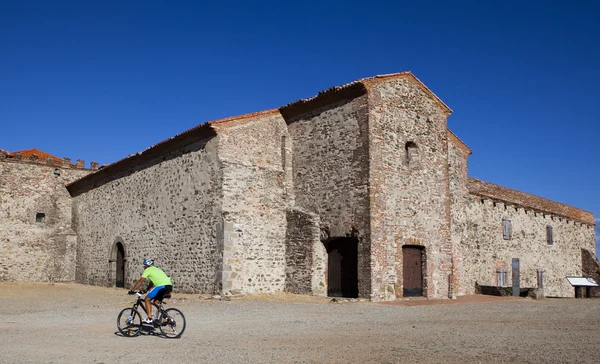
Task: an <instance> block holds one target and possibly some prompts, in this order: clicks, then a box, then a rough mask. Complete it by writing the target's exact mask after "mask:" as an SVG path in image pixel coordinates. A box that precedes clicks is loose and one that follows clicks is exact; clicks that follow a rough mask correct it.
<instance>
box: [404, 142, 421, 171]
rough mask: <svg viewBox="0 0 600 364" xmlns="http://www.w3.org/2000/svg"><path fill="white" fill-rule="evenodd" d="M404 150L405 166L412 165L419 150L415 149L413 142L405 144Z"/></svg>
mask: <svg viewBox="0 0 600 364" xmlns="http://www.w3.org/2000/svg"><path fill="white" fill-rule="evenodd" d="M404 149H405V150H406V165H407V166H410V165H411V164H413V165H414V164H415V163H416V161H417V158H418V157H419V149H418V148H417V145H416V144H415V143H414V142H406V145H405V146H404Z"/></svg>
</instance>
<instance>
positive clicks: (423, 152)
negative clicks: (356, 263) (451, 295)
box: [369, 78, 452, 300]
mask: <svg viewBox="0 0 600 364" xmlns="http://www.w3.org/2000/svg"><path fill="white" fill-rule="evenodd" d="M369 106H370V111H369V134H370V151H371V160H370V173H371V211H372V214H371V243H372V250H373V251H372V257H373V258H372V259H373V262H372V264H371V267H372V270H373V271H372V274H373V277H372V282H373V293H372V295H373V299H375V300H377V299H384V300H390V299H395V298H397V297H401V296H402V295H403V293H402V289H403V277H402V259H403V255H402V246H404V245H417V246H422V247H424V248H425V256H426V267H425V272H424V273H425V274H424V276H423V280H424V283H423V285H424V287H423V288H424V295H426V296H427V297H447V296H448V279H449V276H450V274H451V273H452V270H451V263H452V262H451V256H452V247H451V242H450V196H449V191H448V157H447V156H448V152H447V149H448V138H447V125H446V118H447V115H448V113H449V110H448V109H446V108H445V107H444V106H443V105H440V103H439V102H438V101H437V100H436V99H435V98H434V97H432V96H431V94H429V93H428V92H426V91H425V90H424V89H423V87H422V85H421V84H419V83H418V82H415V81H414V80H413V79H411V78H400V79H398V78H392V79H390V80H384V82H378V83H376V84H374V85H372V86H371V87H370V89H369Z"/></svg>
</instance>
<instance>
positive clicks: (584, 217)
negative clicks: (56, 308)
mask: <svg viewBox="0 0 600 364" xmlns="http://www.w3.org/2000/svg"><path fill="white" fill-rule="evenodd" d="M451 112H452V111H451V110H450V108H449V107H448V106H447V105H445V104H444V103H443V102H442V101H441V100H440V99H439V98H438V97H437V96H436V95H434V94H433V93H432V92H431V91H430V90H429V89H428V88H427V87H426V86H425V85H424V84H423V83H421V82H420V81H419V80H418V79H417V78H416V77H415V76H414V75H413V74H411V73H409V72H404V73H397V74H391V75H383V76H375V77H371V78H366V79H362V80H358V81H355V82H352V83H349V84H346V85H343V86H339V87H334V88H331V89H328V90H326V91H323V92H320V93H319V94H318V95H317V96H314V97H312V98H308V99H302V100H299V101H296V102H293V103H291V104H288V105H285V106H283V107H280V108H278V109H273V110H267V111H263V112H258V113H253V114H247V115H242V116H238V117H232V118H227V119H222V120H217V121H213V122H209V123H204V124H201V125H199V126H197V127H195V128H192V129H190V130H188V131H185V132H183V133H181V134H179V135H176V136H174V137H172V138H169V139H167V140H165V141H163V142H161V143H158V144H156V145H154V146H152V147H150V148H148V149H146V150H144V151H143V152H141V153H137V154H134V155H131V156H129V157H127V158H124V159H122V160H120V161H117V162H115V163H113V164H111V165H108V166H104V167H103V168H100V169H98V170H93V171H89V170H88V171H85V173H81V174H80V175H77V176H76V177H81V178H79V179H77V180H75V181H72V179H71V180H68V181H64V182H67V183H68V185H67V186H66V189H65V188H64V187H63V186H62V185H54V187H53V192H52V193H51V194H54V195H56V196H59V195H60V196H63V198H62V200H60V201H61V206H63V208H64V209H65V211H67V210H68V211H69V213H62V214H61V213H55V212H54V211H53V210H51V209H47V211H49V212H48V214H47V215H46V218H50V219H54V220H53V221H57V224H59V225H61V226H65V228H64V229H63V230H64V231H68V234H70V235H68V236H70V238H69V239H67V241H68V243H67V244H58V246H60V248H55V246H57V243H56V241H57V240H56V239H55V238H50V237H49V236H56V235H57V234H56V233H52V234H54V235H52V234H41V232H42V231H45V230H44V229H47V227H45V226H40V225H35V224H33V223H32V222H31V221H32V220H31V219H33V218H34V217H33V216H32V213H33V210H32V209H29V210H28V212H27V213H26V214H24V215H23V217H16V216H15V215H10V216H5V219H4V220H3V221H4V222H3V225H4V226H5V229H6V227H11V229H13V230H11V231H12V232H10V233H8V234H7V233H5V231H7V230H5V229H3V230H2V236H0V238H1V239H2V240H1V241H2V244H3V247H4V250H5V251H7V250H8V249H13V250H10V251H15V250H14V249H16V247H20V248H19V249H21V250H20V251H19V252H17V253H14V254H13V256H15V257H16V256H19V257H20V258H19V259H21V260H18V259H10V260H11V263H10V264H11V265H10V266H8V265H5V264H7V263H4V264H3V272H4V273H0V280H49V279H56V277H60V278H59V279H60V280H76V281H78V282H81V283H88V284H95V285H109V286H110V285H117V284H121V285H125V286H128V285H131V284H132V283H133V282H134V281H135V280H136V279H137V278H138V277H139V275H140V274H141V271H142V266H141V263H140V262H141V260H142V259H143V258H144V257H146V256H152V257H155V258H156V261H157V264H158V265H159V266H161V267H162V268H163V269H165V271H167V272H168V273H169V275H171V277H172V278H173V281H174V285H175V289H176V290H178V291H181V292H202V293H237V292H239V293H246V294H255V293H272V292H281V291H288V292H294V293H308V294H315V295H329V296H343V297H362V298H367V299H372V300H395V299H399V298H403V297H408V296H424V297H430V298H433V297H436V298H440V297H454V296H456V295H467V294H473V293H474V292H475V289H476V285H491V286H496V285H501V284H505V283H503V281H502V279H501V278H503V277H504V276H502V275H503V274H504V275H506V274H508V275H510V271H511V261H512V259H513V258H518V259H519V260H520V265H521V266H520V273H521V277H520V284H521V286H522V287H529V288H536V285H537V281H536V279H537V272H538V270H540V269H541V270H543V272H544V293H545V294H546V295H548V296H557V297H572V296H573V295H574V290H573V288H572V287H571V286H570V285H569V284H568V282H567V280H566V279H565V277H566V276H569V275H582V274H583V272H594V271H595V270H596V271H598V274H600V269H598V262H597V260H596V259H595V258H592V259H589V257H590V256H592V257H595V247H594V229H593V227H594V217H593V215H592V214H591V213H589V212H586V211H583V210H580V209H577V208H575V207H571V206H567V205H563V204H560V203H558V202H554V201H549V200H546V199H543V198H540V197H536V196H533V195H530V194H527V193H523V192H520V191H515V190H511V189H508V188H505V187H502V186H498V185H494V184H491V183H487V182H482V181H479V180H475V179H472V178H469V177H468V157H469V155H470V154H471V150H470V148H469V147H468V146H467V145H465V144H464V143H463V142H462V141H461V140H460V139H459V138H458V137H457V136H456V135H454V134H453V133H452V132H451V131H450V130H449V129H448V126H447V119H448V117H449V116H450V114H451ZM1 160H2V163H0V168H4V170H5V171H8V173H9V174H10V175H11V177H6V172H5V173H3V174H2V176H3V177H2V178H3V179H2V187H1V188H2V204H3V206H6V207H9V210H10V209H16V208H17V206H19V204H22V203H23V202H22V201H29V202H31V203H33V202H34V201H37V200H36V199H37V198H38V197H37V196H38V195H37V193H39V192H40V191H41V190H46V189H45V187H44V184H43V183H42V182H40V181H38V180H37V179H36V178H33V177H34V176H37V175H44V176H46V175H47V174H48V173H46V172H45V171H44V170H43V169H41V168H42V167H41V166H39V165H36V164H27V165H28V166H35V168H37V170H33V169H32V171H31V172H28V173H30V175H31V176H32V177H31V178H29V177H27V178H25V177H24V172H23V171H21V170H20V169H19V168H25V167H17V166H22V165H25V164H23V162H19V161H16V160H13V159H11V160H9V159H8V158H2V159H1ZM6 166H10V168H11V169H10V170H7V169H6V168H7V167H6ZM36 171H37V172H36ZM44 173H46V174H44ZM17 176H21V177H17ZM44 178H47V176H46V177H44ZM19 189H21V190H22V189H28V190H29V191H30V192H31V193H22V194H20V195H19V196H17V195H16V192H15V191H18V190H19ZM67 190H68V193H67ZM61 194H62V195H61ZM69 194H70V196H71V197H69ZM17 201H21V202H17ZM3 211H5V209H3ZM6 211H8V210H6ZM11 211H12V210H11ZM71 211H72V213H71ZM3 213H4V212H3ZM25 216H26V219H29V221H30V222H29V224H30V225H28V226H26V227H21V228H19V230H21V231H20V232H19V233H17V232H15V231H14V227H15V226H17V225H16V224H17V223H18V221H19V219H21V220H23V219H25ZM71 226H72V230H71ZM36 229H37V230H36ZM61 231H62V230H61ZM34 233H36V234H38V235H39V236H41V238H39V239H31V238H28V237H27V236H29V235H31V234H34ZM19 234H23V235H24V236H20V235H19ZM61 236H63V235H61ZM24 251H26V253H22V252H24ZM24 255H26V256H28V258H27V259H28V260H29V262H28V261H26V259H25V258H23V256H24ZM582 256H584V257H585V259H584V261H585V264H584V262H583V261H582ZM36 259H37V260H40V261H46V262H49V261H51V262H52V263H46V266H51V267H52V269H50V270H47V271H51V272H53V273H52V274H51V275H52V278H50V275H49V274H39V272H38V271H37V270H36V267H38V265H37V264H33V263H31V262H30V261H31V260H36ZM61 262H62V263H61ZM67 262H68V263H67ZM16 271H19V272H20V273H15V272H16Z"/></svg>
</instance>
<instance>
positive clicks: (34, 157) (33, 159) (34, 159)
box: [31, 153, 38, 162]
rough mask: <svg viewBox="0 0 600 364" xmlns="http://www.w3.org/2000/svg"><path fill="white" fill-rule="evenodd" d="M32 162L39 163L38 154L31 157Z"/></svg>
mask: <svg viewBox="0 0 600 364" xmlns="http://www.w3.org/2000/svg"><path fill="white" fill-rule="evenodd" d="M31 160H32V161H33V162H37V161H38V155H37V154H35V153H33V154H32V155H31Z"/></svg>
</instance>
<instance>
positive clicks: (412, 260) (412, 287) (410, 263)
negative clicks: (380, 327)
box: [402, 246, 423, 297]
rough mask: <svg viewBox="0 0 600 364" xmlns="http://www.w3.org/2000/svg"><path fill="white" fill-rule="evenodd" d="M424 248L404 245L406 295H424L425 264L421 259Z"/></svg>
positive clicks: (404, 293) (403, 267)
mask: <svg viewBox="0 0 600 364" xmlns="http://www.w3.org/2000/svg"><path fill="white" fill-rule="evenodd" d="M421 252H422V249H421V248H419V247H413V246H404V247H402V256H403V261H402V275H403V283H404V290H403V295H404V297H415V296H422V295H423V265H422V263H421V262H422V260H421Z"/></svg>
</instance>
